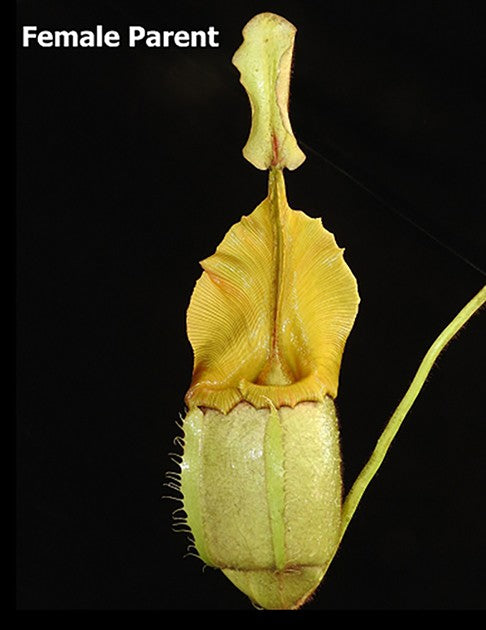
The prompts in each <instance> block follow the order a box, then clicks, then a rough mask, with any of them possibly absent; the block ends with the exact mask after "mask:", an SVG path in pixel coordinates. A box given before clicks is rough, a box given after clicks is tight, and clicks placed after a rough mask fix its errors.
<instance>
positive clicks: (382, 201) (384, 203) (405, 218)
mask: <svg viewBox="0 0 486 630" xmlns="http://www.w3.org/2000/svg"><path fill="white" fill-rule="evenodd" d="M299 144H301V145H302V146H303V147H305V148H306V149H307V150H308V151H310V152H311V153H313V154H314V155H316V156H317V157H319V158H320V159H321V160H323V161H324V162H326V163H327V164H329V165H330V166H332V167H333V168H334V169H336V170H337V171H338V172H339V173H341V174H342V175H344V176H345V177H347V178H348V179H349V180H350V181H352V182H353V184H356V186H359V187H360V188H362V189H363V190H364V191H366V192H367V193H368V194H369V195H371V197H373V199H375V200H376V201H378V203H380V204H381V205H382V206H384V207H385V208H387V209H388V210H390V211H391V212H393V213H394V214H396V215H397V216H399V217H400V218H401V219H402V220H403V221H406V222H407V223H409V224H410V225H412V226H413V227H414V228H415V229H417V230H419V231H420V232H422V233H423V234H425V235H426V236H427V237H428V238H430V239H431V240H433V241H434V242H435V243H437V244H438V245H440V246H441V247H443V248H444V249H445V250H447V251H448V252H449V253H451V254H453V255H454V256H456V257H457V258H459V259H460V260H462V261H463V262H464V263H466V264H467V265H469V266H470V267H471V268H472V269H474V270H475V271H477V272H478V273H480V274H481V275H482V276H484V277H486V271H484V270H483V269H481V267H478V265H476V264H475V263H473V262H472V261H471V260H469V259H468V258H466V257H465V256H463V255H462V254H461V253H459V252H458V251H457V250H456V249H454V248H453V247H451V246H450V245H448V244H447V243H444V241H441V240H440V239H438V238H437V237H436V236H434V235H433V234H432V233H431V232H429V231H428V230H427V229H426V228H424V227H423V226H422V225H420V224H419V223H417V222H416V221H414V220H413V219H411V218H410V217H409V216H408V215H406V214H404V213H403V212H402V211H401V210H398V208H396V207H395V206H393V205H392V204H391V203H390V202H389V201H387V200H386V199H384V198H383V197H382V196H381V195H379V194H377V193H375V192H374V191H373V190H371V189H370V188H368V186H366V184H363V182H361V181H360V180H358V179H356V177H354V176H353V175H351V173H348V171H346V170H345V169H344V168H342V167H341V166H339V165H338V164H336V163H335V162H333V161H332V160H330V159H329V158H327V157H326V156H325V155H322V153H320V152H319V151H317V150H316V149H314V148H312V147H311V146H310V145H308V144H307V143H306V142H304V141H303V140H302V139H301V138H299Z"/></svg>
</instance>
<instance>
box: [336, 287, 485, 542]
mask: <svg viewBox="0 0 486 630" xmlns="http://www.w3.org/2000/svg"><path fill="white" fill-rule="evenodd" d="M485 302H486V285H485V286H484V287H483V288H482V289H481V291H479V293H478V294H477V295H475V296H474V297H473V299H472V300H471V301H470V302H468V304H466V306H465V307H464V308H463V309H462V310H461V311H460V312H459V313H458V314H457V315H456V317H455V318H454V319H453V320H452V322H451V323H450V324H449V325H448V326H447V327H446V328H445V329H444V330H443V331H442V332H441V334H440V335H439V336H438V337H437V339H436V340H435V341H434V343H433V344H432V346H431V347H430V348H429V350H428V352H427V354H426V355H425V357H424V359H423V360H422V363H421V364H420V367H419V369H418V370H417V373H416V375H415V377H414V379H413V381H412V383H411V385H410V387H409V388H408V390H407V393H406V394H405V396H404V397H403V399H402V401H401V402H400V404H399V405H398V407H397V408H396V410H395V412H394V413H393V415H392V417H391V418H390V420H389V422H388V424H387V426H386V427H385V429H384V431H383V433H382V434H381V436H380V438H379V440H378V442H377V443H376V446H375V450H374V451H373V453H372V454H371V457H370V459H369V460H368V462H367V464H366V465H365V466H364V468H363V470H362V471H361V472H360V474H359V476H358V478H357V479H356V481H355V482H354V484H353V487H352V488H351V490H350V491H349V493H348V496H347V497H346V499H345V501H344V505H343V514H342V524H341V539H340V541H341V540H342V538H343V536H344V533H345V531H346V529H347V527H348V525H349V522H350V521H351V519H352V517H353V515H354V513H355V511H356V508H357V507H358V505H359V502H360V501H361V497H362V496H363V494H364V492H365V490H366V488H367V487H368V484H369V483H370V481H371V480H372V479H373V477H374V476H375V474H376V472H377V471H378V469H379V468H380V466H381V464H382V462H383V460H384V458H385V455H386V453H387V451H388V448H389V447H390V444H391V443H392V441H393V439H394V437H395V435H396V434H397V432H398V429H399V428H400V426H401V424H402V422H403V420H404V419H405V416H406V415H407V413H408V411H409V410H410V407H411V406H412V405H413V403H414V402H415V399H416V398H417V396H418V395H419V393H420V390H421V389H422V387H423V386H424V383H425V380H426V378H427V376H428V374H429V372H430V370H431V369H432V366H433V365H434V363H435V361H436V360H437V357H438V356H439V354H440V353H441V352H442V350H443V349H444V348H445V347H446V345H447V344H448V343H449V341H451V339H452V338H453V337H454V335H455V334H456V333H457V332H458V331H459V330H460V329H461V328H462V327H463V326H464V324H465V323H466V322H467V321H468V320H469V319H470V317H472V315H474V313H475V312H476V311H477V310H478V309H479V308H480V307H481V306H483V304H484V303H485Z"/></svg>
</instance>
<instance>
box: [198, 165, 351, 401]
mask: <svg viewBox="0 0 486 630" xmlns="http://www.w3.org/2000/svg"><path fill="white" fill-rule="evenodd" d="M343 251H344V250H343V249H340V248H339V247H338V246H337V245H336V242H335V240H334V236H333V235H332V234H331V233H330V232H328V231H327V230H325V229H324V228H323V226H322V223H321V221H320V219H311V218H310V217H308V216H307V215H305V214H304V213H303V212H299V211H295V210H291V209H290V207H289V206H288V203H287V199H286V194H285V183H284V179H283V175H282V171H281V170H279V169H273V170H271V171H270V179H269V193H268V196H267V198H266V199H265V200H264V201H263V202H262V203H261V204H260V205H259V206H258V207H257V208H256V209H255V210H254V211H253V212H252V214H251V215H249V216H247V217H242V219H241V221H240V222H239V223H237V224H236V225H234V226H233V227H232V228H231V229H230V230H229V231H228V232H227V234H226V236H225V237H224V239H223V241H222V243H221V244H220V245H219V247H218V248H217V250H216V253H215V254H213V255H212V256H210V257H209V258H206V260H204V261H202V263H201V265H202V267H203V269H204V273H203V274H202V276H201V278H200V279H199V280H198V281H197V283H196V286H195V288H194V292H193V295H192V298H191V302H190V305H189V309H188V312H187V331H188V336H189V340H190V342H191V345H192V347H193V350H194V372H193V379H192V383H191V386H190V388H189V391H188V392H187V395H186V403H187V405H188V406H189V408H192V407H195V406H198V407H210V408H215V409H219V410H220V411H221V412H222V413H227V412H228V411H229V410H230V409H231V408H233V407H234V406H235V405H236V404H238V403H239V402H241V401H247V402H249V403H251V404H252V405H254V406H255V407H257V408H263V407H270V406H271V405H273V406H275V407H276V408H279V407H281V406H284V405H285V406H290V407H294V406H295V405H296V404H298V403H299V402H305V401H322V400H323V399H324V396H326V395H329V396H331V397H333V398H334V397H335V396H336V395H337V389H338V380H339V369H340V365H341V357H342V353H343V350H344V345H345V343H346V339H347V337H348V335H349V333H350V331H351V328H352V326H353V323H354V319H355V317H356V313H357V310H358V303H359V296H358V291H357V284H356V280H355V278H354V276H353V274H352V273H351V271H350V269H349V268H348V266H347V265H346V263H345V262H344V259H343Z"/></svg>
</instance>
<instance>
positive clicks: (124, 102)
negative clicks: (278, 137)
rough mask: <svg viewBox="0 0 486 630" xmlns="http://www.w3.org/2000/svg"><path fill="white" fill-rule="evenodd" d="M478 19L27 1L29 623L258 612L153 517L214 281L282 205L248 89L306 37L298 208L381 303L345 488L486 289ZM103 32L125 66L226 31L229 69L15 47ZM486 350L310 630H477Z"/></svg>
mask: <svg viewBox="0 0 486 630" xmlns="http://www.w3.org/2000/svg"><path fill="white" fill-rule="evenodd" d="M480 6H481V3H479V2H478V3H471V2H464V1H461V2H430V1H429V2H420V3H418V2H417V3H414V2H392V3H385V2H383V3H382V2H353V3H350V2H343V1H339V2H338V1H329V2H327V1H325V2H318V3H317V2H309V1H307V2H305V1H293V2H292V1H289V2H265V3H264V2H254V1H248V0H247V1H245V2H239V1H233V2H225V3H223V2H221V3H218V2H210V1H208V2H191V1H184V0H182V1H179V2H177V3H173V4H170V3H164V2H146V1H141V2H135V1H133V2H128V1H125V2H123V1H121V2H115V1H113V2H108V1H106V0H99V1H97V2H94V1H90V2H66V1H62V2H61V1H47V0H42V1H40V0H38V1H36V2H34V1H27V0H25V1H19V2H17V8H18V25H17V36H18V44H17V45H18V48H17V52H18V54H17V60H18V62H17V69H18V73H17V88H18V89H17V121H18V128H17V147H18V215H17V216H18V259H17V261H18V264H17V269H18V299H17V305H18V311H17V312H18V317H17V319H18V336H17V347H18V364H17V365H18V368H17V374H18V402H17V409H18V424H17V426H18V432H17V461H18V472H17V481H18V486H17V487H18V492H17V506H18V520H17V532H18V535H17V606H18V607H19V608H20V609H24V610H25V609H100V610H101V609H140V610H148V609H155V610H156V609H180V610H189V609H206V610H217V609H234V610H251V608H252V607H251V604H250V603H249V602H248V600H247V599H246V598H245V596H243V595H242V594H241V593H239V591H237V590H236V589H235V588H234V587H233V586H232V585H231V584H230V583H229V582H228V581H227V580H226V578H225V577H224V576H223V575H222V574H221V573H220V572H218V571H214V570H211V569H207V570H206V571H205V572H204V573H203V572H202V570H201V563H200V562H199V561H197V560H196V559H194V558H185V559H184V558H183V555H184V553H185V551H186V544H187V543H186V539H185V537H184V536H183V535H181V534H175V533H173V532H172V529H171V527H172V524H171V511H172V510H173V509H174V508H175V507H177V505H176V504H174V503H173V502H171V501H169V500H164V499H161V496H162V495H164V494H167V493H168V491H167V489H166V488H164V487H163V485H162V484H163V482H164V473H165V471H166V470H174V469H175V466H174V465H173V464H172V462H171V461H170V459H169V456H168V453H169V452H170V451H174V450H177V448H176V447H174V445H173V443H172V441H173V439H174V437H175V436H176V435H178V434H180V431H179V429H178V428H177V427H176V424H175V422H176V420H177V419H178V416H179V414H181V413H183V412H184V406H183V397H184V394H185V391H186V389H187V387H188V384H189V381H190V376H191V367H192V353H191V348H190V346H189V344H188V341H187V339H186V335H185V310H186V308H187V305H188V301H189V298H190V294H191V291H192V287H193V285H194V283H195V281H196V279H197V278H198V277H199V275H200V268H199V266H198V261H199V260H201V259H203V258H205V257H206V256H208V255H209V254H211V253H212V252H213V251H214V249H215V247H216V246H217V244H218V243H219V242H220V241H221V239H222V237H223V235H224V234H225V232H226V231H227V229H228V228H229V227H230V226H231V225H232V224H233V223H234V222H236V221H237V220H239V218H240V216H241V215H242V214H247V213H249V212H250V211H251V210H252V209H253V208H254V207H255V206H256V205H257V204H258V203H259V202H260V201H261V200H262V199H263V197H264V196H265V194H266V175H265V173H262V172H260V171H257V170H256V169H255V168H253V167H252V166H251V165H250V164H248V163H247V162H246V161H245V160H244V159H243V158H242V156H241V149H242V147H243V145H244V143H245V141H246V138H247V134H248V131H249V121H250V110H249V106H248V102H247V97H246V95H245V93H244V91H243V88H242V87H241V85H240V84H239V81H238V78H239V77H238V72H237V71H236V69H235V68H234V67H233V66H232V65H231V57H232V55H233V53H234V51H235V50H236V49H237V48H238V46H239V45H240V43H241V29H242V28H243V26H244V24H245V23H246V22H247V21H248V20H249V19H250V18H251V17H252V16H253V15H255V14H256V13H259V12H261V11H265V10H269V11H274V12H277V13H280V14H281V15H283V16H284V17H286V18H287V19H289V20H290V21H292V22H293V23H294V24H295V25H296V26H297V28H298V34H297V40H296V47H295V59H294V77H293V81H292V88H291V89H292V94H291V120H292V124H293V127H294V130H295V132H296V135H297V137H298V139H299V141H300V142H301V146H302V148H303V149H304V151H305V152H306V154H307V160H306V162H305V163H304V164H303V166H301V167H300V168H299V169H298V170H297V171H295V172H293V173H289V174H288V176H287V189H288V196H289V201H290V204H291V206H292V207H294V208H297V209H302V210H305V211H306V212H307V213H308V214H310V215H311V216H322V217H323V222H324V225H325V226H326V227H327V228H328V229H329V230H331V231H332V232H333V233H334V234H335V235H336V238H337V241H338V243H339V244H340V245H341V246H344V247H346V260H347V262H348V264H349V265H350V267H351V269H352V270H353V272H354V274H355V275H356V277H357V279H358V282H359V288H360V294H361V298H362V302H361V306H360V313H359V316H358V319H357V322H356V326H355V328H354V330H353V332H352V334H351V337H350V339H349V342H348V345H347V349H346V352H345V355H344V361H343V367H342V372H341V381H340V391H339V396H338V399H337V403H338V407H339V412H340V418H341V430H342V449H343V458H344V481H345V484H346V488H349V486H350V484H351V483H352V481H353V480H354V478H355V477H356V475H357V474H358V472H359V470H360V469H361V467H362V465H363V464H364V462H365V461H366V459H367V457H368V455H369V453H370V451H371V449H372V447H373V444H374V442H375V440H376V438H377V437H378V435H379V433H380V431H381V429H382V428H383V426H384V424H385V421H386V419H387V417H388V416H389V415H390V414H391V412H392V411H393V409H394V408H395V406H396V405H397V403H398V402H399V400H400V398H401V396H402V395H403V393H404V392H405V389H406V387H407V385H408V383H409V381H410V379H411V377H412V375H413V374H414V371H415V369H416V368H417V367H418V364H419V361H420V359H421V357H422V356H423V354H424V353H425V351H426V349H427V348H428V346H429V345H430V343H431V342H432V341H433V339H434V338H435V337H436V335H437V334H438V333H439V332H440V331H441V330H442V329H443V327H444V326H445V325H446V324H447V323H448V322H449V321H450V320H451V319H452V317H453V316H454V315H455V314H456V313H457V312H458V311H459V310H460V308H461V307H462V306H463V305H464V304H465V303H466V302H467V301H468V300H469V299H470V298H471V297H472V296H473V295H474V294H475V293H476V292H477V291H478V290H479V289H480V288H481V286H482V284H483V283H484V277H483V276H482V274H481V272H480V271H478V270H477V269H474V268H473V266H471V265H469V264H467V262H465V260H464V258H467V259H468V260H469V261H470V262H471V263H472V265H475V266H476V267H479V268H481V267H482V268H484V266H485V261H484V244H485V243H484V227H485V225H484V175H483V173H484V158H483V153H484V143H483V138H482V137H481V129H482V125H483V123H484V109H483V107H484V102H482V101H481V94H480V88H481V82H482V79H483V76H484V69H483V68H481V67H480V60H481V58H482V55H481V53H482V52H484V50H483V48H484V46H483V43H482V42H483V41H484V35H485V29H484V22H482V21H481V16H480V15H479V7H480ZM96 24H102V25H104V27H105V28H106V29H115V30H118V31H120V33H121V34H122V37H123V40H124V42H126V39H125V37H124V36H125V34H126V32H127V28H128V25H143V26H145V27H146V28H153V29H158V30H164V29H166V30H178V29H184V30H191V29H206V28H207V27H208V26H210V25H213V26H215V28H216V29H217V30H219V31H220V37H219V41H220V44H221V45H220V47H219V48H206V49H190V48H187V49H176V48H170V49H147V48H145V47H143V46H140V47H138V48H135V49H131V48H128V46H127V45H126V44H123V45H122V46H121V47H120V48H118V49H109V48H102V49H54V48H51V49H47V48H40V47H36V46H32V47H30V48H28V49H22V48H21V40H20V35H21V26H22V25H37V26H38V28H39V30H41V29H43V28H46V29H50V30H54V29H80V30H81V29H87V28H89V29H92V28H94V27H95V25H96ZM329 161H331V162H332V163H335V164H336V165H337V166H339V168H340V169H343V170H345V171H347V172H348V173H349V174H350V175H351V176H352V178H350V177H348V176H346V175H345V174H344V173H343V172H342V171H340V170H338V169H337V168H335V167H334V166H333V165H332V164H331V163H330V162H329ZM353 180H358V181H360V182H362V183H363V184H364V186H365V187H366V188H367V189H369V190H370V191H373V193H374V195H373V194H370V193H369V192H368V191H367V190H366V189H365V188H363V187H362V186H360V185H358V184H357V183H356V182H355V181H353ZM394 209H395V210H394ZM396 211H399V212H400V213H403V214H405V215H406V216H407V217H408V218H409V219H410V220H412V221H415V222H417V223H418V224H420V226H421V227H422V228H424V229H425V230H427V231H429V232H431V233H432V234H433V235H434V236H435V237H436V239H438V240H439V241H441V242H443V243H445V244H447V245H448V246H449V247H451V248H453V249H454V250H456V252H457V254H458V255H457V254H453V253H451V252H450V251H448V250H446V249H445V248H444V247H443V246H441V245H440V244H439V243H437V242H436V241H434V240H432V239H431V238H430V237H428V236H427V235H426V234H424V232H423V231H421V230H419V229H417V228H416V227H414V226H413V225H411V224H410V222H408V221H406V220H404V219H403V218H402V217H401V216H399V215H398V214H397V212H396ZM483 340H484V314H481V315H479V316H477V317H476V318H475V319H474V320H473V321H472V322H471V323H470V324H469V325H468V327H467V328H466V329H465V330H464V331H463V332H462V334H460V335H459V336H458V338H457V339H456V340H454V342H453V343H452V344H451V345H450V346H449V348H448V349H447V351H446V352H445V354H444V355H443V356H442V357H441V359H440V360H439V363H438V365H437V366H436V367H435V369H434V370H433V372H432V375H431V377H430V378H429V382H428V383H427V385H426V387H425V389H424V391H423V392H422V394H421V395H420V397H419V399H418V401H417V403H416V405H415V406H414V408H413V410H412V412H411V413H410V415H409V417H408V418H407V420H406V422H405V424H404V426H403V428H402V429H401V431H400V433H399V435H398V437H397V439H396V442H395V443H394V445H393V446H392V448H391V451H390V453H389V455H388V457H387V460H386V462H385V464H384V465H383V467H382V469H381V471H380V473H379V475H378V476H377V478H376V479H375V480H374V481H373V483H372V485H371V487H370V488H369V490H368V492H367V494H366V496H365V499H364V501H363V504H362V505H361V506H360V508H359V510H358V512H357V515H356V516H355V519H354V520H353V522H352V524H351V526H350V528H349V530H348V532H347V534H346V537H345V539H344V541H343V544H342V547H341V549H340V550H339V553H338V554H337V557H336V558H335V560H334V563H333V564H332V566H331V568H330V569H329V571H328V574H327V576H326V577H325V579H324V582H323V584H322V585H321V587H320V588H319V590H318V592H317V594H316V595H315V597H314V599H313V600H312V601H311V602H310V603H309V604H308V606H307V610H312V609H327V610H329V609H461V608H463V609H464V608H466V609H470V608H482V607H484V603H485V602H484V592H485V591H484V587H485V580H484V563H485V547H484V538H485V527H484V522H485V514H484V487H485V478H484V443H485V442H484V438H485V428H484V394H483V390H484V365H483V362H482V361H483V357H484V344H483V345H482V347H480V344H481V341H483ZM169 493H170V491H169Z"/></svg>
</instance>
